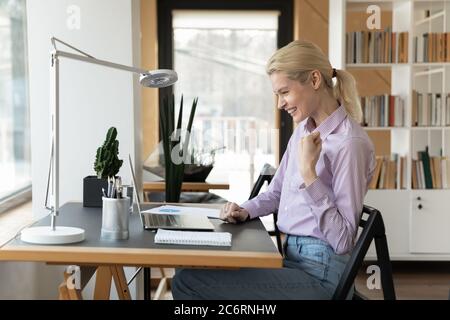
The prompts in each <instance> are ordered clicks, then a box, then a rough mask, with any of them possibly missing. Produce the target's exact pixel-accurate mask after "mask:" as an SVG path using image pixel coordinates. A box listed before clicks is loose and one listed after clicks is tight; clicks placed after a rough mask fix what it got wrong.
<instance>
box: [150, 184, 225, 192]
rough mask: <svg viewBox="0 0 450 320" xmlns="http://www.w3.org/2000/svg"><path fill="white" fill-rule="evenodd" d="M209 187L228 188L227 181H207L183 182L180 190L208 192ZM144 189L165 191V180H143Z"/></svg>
mask: <svg viewBox="0 0 450 320" xmlns="http://www.w3.org/2000/svg"><path fill="white" fill-rule="evenodd" d="M210 189H222V190H228V189H230V185H229V184H228V183H208V182H183V184H182V185H181V191H182V192H208V191H209V190H210ZM144 191H149V192H161V191H166V182H165V181H154V182H144Z"/></svg>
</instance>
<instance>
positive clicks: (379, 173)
mask: <svg viewBox="0 0 450 320" xmlns="http://www.w3.org/2000/svg"><path fill="white" fill-rule="evenodd" d="M375 160H376V165H375V169H374V173H373V176H372V179H371V181H370V183H369V189H405V188H406V174H405V171H406V157H401V156H399V155H398V154H396V153H393V154H392V155H391V156H377V157H376V158H375Z"/></svg>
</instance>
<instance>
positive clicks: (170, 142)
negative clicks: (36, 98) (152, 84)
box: [159, 95, 198, 202]
mask: <svg viewBox="0 0 450 320" xmlns="http://www.w3.org/2000/svg"><path fill="white" fill-rule="evenodd" d="M197 102H198V98H195V99H194V101H193V102H192V108H191V113H190V115H189V121H188V125H187V128H186V134H185V137H184V141H183V140H182V132H181V127H182V121H183V120H182V118H183V96H181V102H180V109H179V113H178V121H177V126H176V128H175V98H174V96H173V95H172V96H171V97H167V96H166V97H165V98H164V99H163V103H162V105H160V108H159V115H160V116H159V120H160V127H161V136H162V141H163V148H164V162H165V170H166V201H167V202H178V201H180V194H181V185H182V183H183V175H184V167H185V162H187V161H186V160H188V156H189V155H188V151H187V150H188V146H189V140H190V133H191V129H192V123H193V121H194V115H195V110H196V109H197Z"/></svg>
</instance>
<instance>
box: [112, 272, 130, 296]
mask: <svg viewBox="0 0 450 320" xmlns="http://www.w3.org/2000/svg"><path fill="white" fill-rule="evenodd" d="M110 270H111V273H112V276H113V279H114V284H115V285H116V290H117V295H118V296H119V299H120V300H131V296H130V290H129V289H128V284H127V279H126V278H125V272H124V271H123V267H120V266H111V267H110Z"/></svg>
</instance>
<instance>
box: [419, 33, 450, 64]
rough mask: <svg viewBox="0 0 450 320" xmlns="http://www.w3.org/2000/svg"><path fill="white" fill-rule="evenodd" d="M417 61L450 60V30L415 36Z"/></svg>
mask: <svg viewBox="0 0 450 320" xmlns="http://www.w3.org/2000/svg"><path fill="white" fill-rule="evenodd" d="M413 45H414V61H415V62H450V32H444V33H424V34H422V36H417V37H414V39H413Z"/></svg>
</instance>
